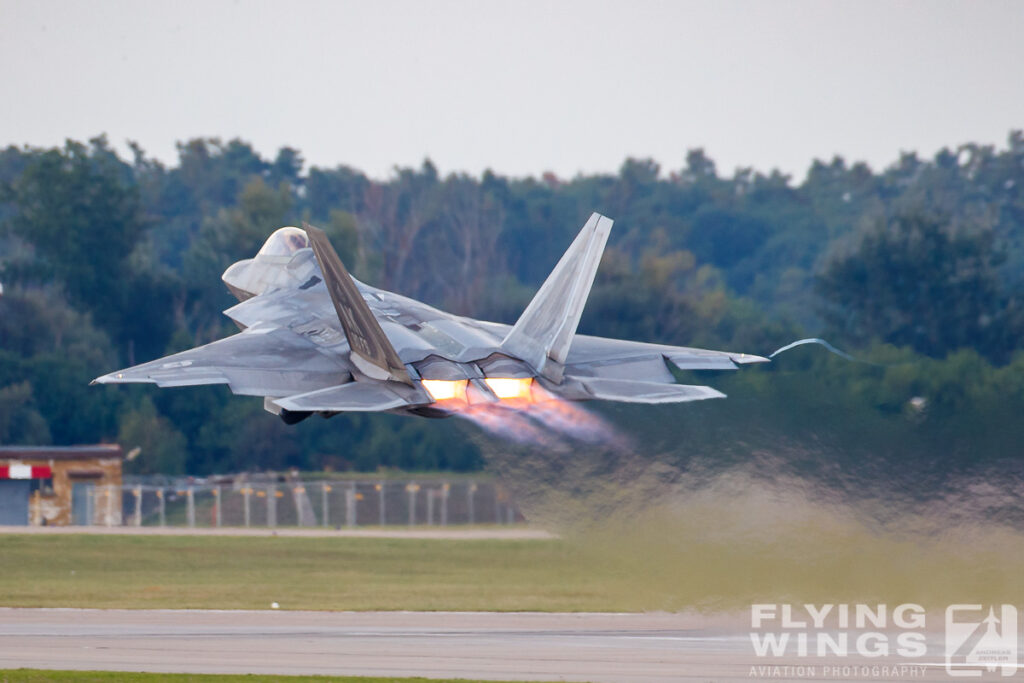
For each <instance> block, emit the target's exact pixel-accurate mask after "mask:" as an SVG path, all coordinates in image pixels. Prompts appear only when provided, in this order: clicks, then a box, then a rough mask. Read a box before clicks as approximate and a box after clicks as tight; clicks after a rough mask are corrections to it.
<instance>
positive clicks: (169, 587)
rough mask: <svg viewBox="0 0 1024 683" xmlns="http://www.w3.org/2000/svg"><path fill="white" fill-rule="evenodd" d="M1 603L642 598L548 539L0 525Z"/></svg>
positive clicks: (625, 582) (443, 604) (536, 602)
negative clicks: (110, 532) (49, 530)
mask: <svg viewBox="0 0 1024 683" xmlns="http://www.w3.org/2000/svg"><path fill="white" fill-rule="evenodd" d="M0 548H2V550H0V605H2V606H8V607H101V608H220V609H268V608H269V607H270V605H271V603H272V602H277V603H279V604H280V606H281V607H282V608H283V609H314V610H378V609H379V610H499V611H518V610H528V611H592V610H597V611H602V610H618V611H622V610H635V609H644V608H648V607H652V606H653V604H652V603H653V600H652V599H651V596H647V597H648V599H647V600H646V601H645V599H644V596H643V594H641V595H634V594H633V593H634V591H633V590H632V584H633V583H634V582H632V581H630V580H629V577H628V576H622V575H619V574H618V573H617V572H616V571H615V569H614V568H613V567H601V566H595V565H594V564H593V563H592V562H590V558H588V557H587V556H586V554H584V553H581V552H580V551H578V550H576V549H574V548H573V547H572V546H571V545H570V544H566V543H563V542H559V541H549V540H542V541H441V540H417V539H413V540H409V539H401V540H392V539H362V538H347V539H346V538H282V537H276V538H275V537H258V538H239V537H214V538H210V537H188V536H167V537H147V536H99V535H85V534H83V535H67V536H30V535H15V534H12V535H5V536H0Z"/></svg>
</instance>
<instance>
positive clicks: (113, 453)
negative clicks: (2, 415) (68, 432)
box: [0, 443, 124, 460]
mask: <svg viewBox="0 0 1024 683" xmlns="http://www.w3.org/2000/svg"><path fill="white" fill-rule="evenodd" d="M123 457H124V451H123V450H122V449H121V447H120V446H119V445H118V444H110V443H101V444H95V445H91V446H0V460H85V459H88V458H123Z"/></svg>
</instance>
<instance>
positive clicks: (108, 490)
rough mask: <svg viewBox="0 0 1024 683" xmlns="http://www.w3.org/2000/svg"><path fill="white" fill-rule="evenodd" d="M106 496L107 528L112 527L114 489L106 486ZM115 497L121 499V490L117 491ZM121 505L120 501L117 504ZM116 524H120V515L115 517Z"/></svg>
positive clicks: (111, 486)
mask: <svg viewBox="0 0 1024 683" xmlns="http://www.w3.org/2000/svg"><path fill="white" fill-rule="evenodd" d="M104 493H105V494H106V496H107V526H114V487H113V485H110V486H107V488H106V490H105V492H104ZM117 497H118V498H120V497H121V488H120V487H118V489H117ZM117 504H118V505H121V501H118V502H117ZM117 523H118V524H120V523H121V515H120V514H119V515H117Z"/></svg>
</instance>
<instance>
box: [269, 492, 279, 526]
mask: <svg viewBox="0 0 1024 683" xmlns="http://www.w3.org/2000/svg"><path fill="white" fill-rule="evenodd" d="M267 526H268V527H270V528H271V529H274V528H276V527H277V487H276V486H274V485H273V484H271V485H270V486H268V487H267Z"/></svg>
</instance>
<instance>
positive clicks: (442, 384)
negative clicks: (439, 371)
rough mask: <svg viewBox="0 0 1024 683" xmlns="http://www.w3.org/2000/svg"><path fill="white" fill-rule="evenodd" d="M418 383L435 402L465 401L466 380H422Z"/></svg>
mask: <svg viewBox="0 0 1024 683" xmlns="http://www.w3.org/2000/svg"><path fill="white" fill-rule="evenodd" d="M420 383H421V384H422V385H423V388H424V389H426V390H427V393H428V394H430V397H431V398H432V399H434V400H435V401H465V400H466V386H467V385H468V384H469V381H468V380H464V379H460V380H447V379H422V380H420Z"/></svg>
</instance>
